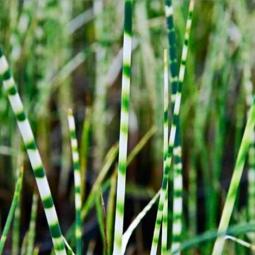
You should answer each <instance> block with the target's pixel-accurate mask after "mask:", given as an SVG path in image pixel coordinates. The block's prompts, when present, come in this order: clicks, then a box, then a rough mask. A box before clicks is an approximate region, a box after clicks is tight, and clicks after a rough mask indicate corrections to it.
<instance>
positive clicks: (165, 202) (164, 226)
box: [161, 50, 170, 254]
mask: <svg viewBox="0 0 255 255" xmlns="http://www.w3.org/2000/svg"><path fill="white" fill-rule="evenodd" d="M167 54H168V52H167V50H164V117H163V119H164V124H163V127H164V132H163V136H164V137H163V169H164V173H165V174H164V177H165V178H166V180H165V181H166V182H167V192H166V194H165V196H166V197H165V199H164V200H163V201H162V202H163V218H162V219H163V221H162V222H163V223H162V248H161V252H162V254H166V253H167V241H168V188H169V187H168V185H169V183H168V180H169V171H170V169H169V167H167V157H168V132H169V130H168V129H169V127H168V126H169V123H168V110H169V100H168V96H169V75H168V57H167ZM163 181H164V180H163Z"/></svg>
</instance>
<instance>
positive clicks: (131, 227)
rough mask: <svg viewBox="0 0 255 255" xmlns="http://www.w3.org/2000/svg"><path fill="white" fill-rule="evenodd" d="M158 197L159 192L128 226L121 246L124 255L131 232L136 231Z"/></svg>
mask: <svg viewBox="0 0 255 255" xmlns="http://www.w3.org/2000/svg"><path fill="white" fill-rule="evenodd" d="M159 196H160V191H158V192H157V193H156V194H155V195H154V196H153V198H152V199H151V200H150V202H149V203H148V204H147V205H146V206H145V207H144V208H143V210H142V211H141V212H140V213H139V214H138V215H137V216H136V217H135V219H134V220H133V221H132V223H131V224H130V225H129V227H128V229H127V230H126V231H125V233H124V234H123V246H122V253H121V254H123V255H124V254H125V251H126V247H127V244H128V241H129V239H130V237H131V235H132V233H133V231H134V230H135V229H136V227H137V226H138V224H139V223H140V222H141V221H142V219H143V218H144V216H145V215H146V214H147V213H148V211H149V210H150V209H151V208H152V206H153V205H154V204H155V203H156V201H157V200H158V198H159Z"/></svg>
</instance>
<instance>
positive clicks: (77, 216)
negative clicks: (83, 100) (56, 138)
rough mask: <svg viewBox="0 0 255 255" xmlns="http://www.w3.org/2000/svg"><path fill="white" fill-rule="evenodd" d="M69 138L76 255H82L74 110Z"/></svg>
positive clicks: (69, 124)
mask: <svg viewBox="0 0 255 255" xmlns="http://www.w3.org/2000/svg"><path fill="white" fill-rule="evenodd" d="M68 126H69V136H70V140H71V148H72V158H73V168H74V188H75V238H76V254H77V255H81V254H82V220H81V173H80V159H79V151H78V142H77V138H76V131H75V130H76V129H75V121H74V116H73V113H72V110H71V109H69V110H68Z"/></svg>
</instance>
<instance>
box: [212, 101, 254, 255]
mask: <svg viewBox="0 0 255 255" xmlns="http://www.w3.org/2000/svg"><path fill="white" fill-rule="evenodd" d="M254 125H255V102H254V101H253V105H252V107H251V109H250V112H249V116H248V119H247V123H246V127H245V131H244V135H243V139H242V142H241V145H240V148H239V152H238V156H237V160H236V164H235V168H234V172H233V175H232V178H231V182H230V185H229V190H228V194H227V198H226V202H225V205H224V208H223V211H222V215H221V220H220V224H219V227H218V232H220V233H224V232H226V231H227V228H228V225H229V221H230V217H231V214H232V212H233V209H234V204H235V200H236V196H237V193H238V187H239V184H240V180H241V176H242V173H243V168H244V164H245V161H246V156H247V154H248V150H249V147H250V143H251V137H252V133H253V129H254ZM224 243H225V239H224V238H223V237H222V236H221V237H218V238H217V239H216V241H215V244H214V247H213V252H212V255H220V254H222V251H223V247H224Z"/></svg>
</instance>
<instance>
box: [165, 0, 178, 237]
mask: <svg viewBox="0 0 255 255" xmlns="http://www.w3.org/2000/svg"><path fill="white" fill-rule="evenodd" d="M173 13H174V9H173V5H172V0H165V16H166V24H167V34H168V45H169V69H170V70H169V72H170V73H171V108H172V111H173V108H174V104H175V99H176V95H177V91H178V90H179V86H180V85H179V80H178V73H179V68H178V61H177V44H176V32H175V25H174V17H173ZM172 113H173V112H172ZM176 124H177V130H176V132H177V137H178V139H175V148H176V149H174V150H173V152H172V153H173V163H174V164H173V171H174V174H173V175H172V177H173V178H174V177H175V176H176V174H175V173H176V171H177V168H176V167H177V164H180V163H181V157H180V160H178V161H177V158H179V156H177V155H176V154H175V153H176V152H177V151H180V154H181V146H180V140H179V139H180V138H179V118H178V119H177V123H176ZM169 156H170V155H168V157H169ZM180 156H181V155H180ZM177 162H178V163H177ZM178 166H179V165H178ZM170 167H171V165H169V168H170ZM168 182H169V184H170V185H172V178H169V181H168ZM173 182H176V180H173ZM168 188H169V185H168ZM168 188H167V191H166V193H167V194H166V200H165V201H164V207H166V206H168V203H169V198H168V195H169V191H168ZM164 211H165V212H167V209H165V210H164ZM166 217H168V218H170V214H168V215H164V216H163V218H166ZM168 221H169V220H168ZM165 227H168V225H166V226H165ZM162 231H163V232H166V233H168V232H169V231H168V230H162Z"/></svg>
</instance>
